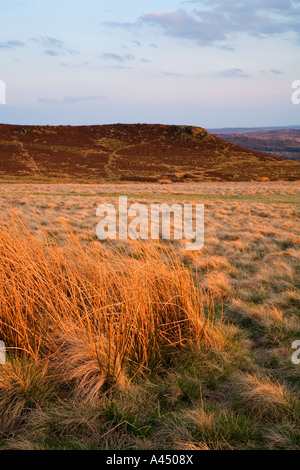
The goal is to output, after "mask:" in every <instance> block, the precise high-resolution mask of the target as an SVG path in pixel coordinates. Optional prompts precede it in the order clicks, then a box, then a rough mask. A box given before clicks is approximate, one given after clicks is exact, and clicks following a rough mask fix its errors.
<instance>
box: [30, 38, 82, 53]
mask: <svg viewBox="0 0 300 470" xmlns="http://www.w3.org/2000/svg"><path fill="white" fill-rule="evenodd" d="M30 41H32V42H34V43H35V44H38V45H39V46H41V47H42V48H43V49H44V48H46V49H44V52H43V53H44V54H45V55H49V56H51V57H55V56H58V55H66V54H69V55H76V54H78V53H79V51H77V50H75V49H69V48H68V46H67V45H66V43H65V42H64V41H62V40H61V39H57V38H52V37H49V36H39V37H36V38H31V39H30Z"/></svg>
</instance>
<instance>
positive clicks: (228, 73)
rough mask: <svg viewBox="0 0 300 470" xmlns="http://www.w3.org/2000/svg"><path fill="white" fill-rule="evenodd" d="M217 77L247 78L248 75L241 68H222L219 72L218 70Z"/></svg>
mask: <svg viewBox="0 0 300 470" xmlns="http://www.w3.org/2000/svg"><path fill="white" fill-rule="evenodd" d="M217 77H222V78H249V77H250V75H248V74H247V73H246V72H244V71H243V70H242V69H228V70H222V71H221V72H218V73H217Z"/></svg>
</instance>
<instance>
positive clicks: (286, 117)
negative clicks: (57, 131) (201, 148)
mask: <svg viewBox="0 0 300 470" xmlns="http://www.w3.org/2000/svg"><path fill="white" fill-rule="evenodd" d="M299 52H300V0H294V1H292V0H191V1H176V0H160V1H158V0H151V1H150V0H143V1H138V0H127V1H124V0H122V1H121V0H110V1H109V2H108V1H102V0H85V1H83V0H51V1H50V0H42V1H41V0H23V1H17V0H0V80H2V81H4V82H5V84H6V104H5V105H0V122H1V123H7V124H24V125H25V124H34V125H47V124H49V125H61V124H70V125H87V124H110V123H118V122H122V123H139V122H140V123H162V124H183V125H195V126H201V127H205V128H220V127H258V126H288V125H299V124H300V106H296V105H294V104H292V101H291V95H292V88H291V87H292V83H293V82H294V81H295V80H299V79H300V69H299Z"/></svg>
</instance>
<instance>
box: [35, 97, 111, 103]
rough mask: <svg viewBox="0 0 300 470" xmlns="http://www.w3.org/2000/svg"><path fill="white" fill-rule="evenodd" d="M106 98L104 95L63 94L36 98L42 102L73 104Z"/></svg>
mask: <svg viewBox="0 0 300 470" xmlns="http://www.w3.org/2000/svg"><path fill="white" fill-rule="evenodd" d="M104 98H106V97H105V96H65V97H64V98H61V99H55V98H38V102H39V103H43V104H74V103H81V102H84V101H97V100H102V99H104Z"/></svg>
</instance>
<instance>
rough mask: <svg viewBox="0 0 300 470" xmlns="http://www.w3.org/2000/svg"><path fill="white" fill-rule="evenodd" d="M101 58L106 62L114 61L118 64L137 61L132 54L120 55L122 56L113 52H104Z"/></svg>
mask: <svg viewBox="0 0 300 470" xmlns="http://www.w3.org/2000/svg"><path fill="white" fill-rule="evenodd" d="M101 58H102V59H105V60H114V61H117V62H127V61H130V60H135V56H134V55H132V54H124V55H120V54H115V53H113V52H104V53H103V54H102V55H101Z"/></svg>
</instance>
